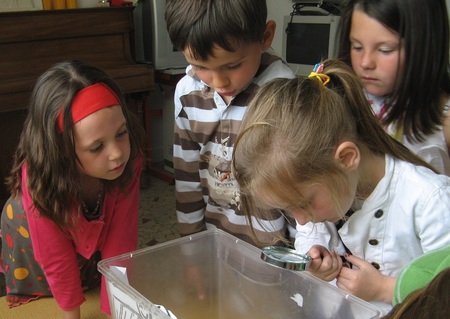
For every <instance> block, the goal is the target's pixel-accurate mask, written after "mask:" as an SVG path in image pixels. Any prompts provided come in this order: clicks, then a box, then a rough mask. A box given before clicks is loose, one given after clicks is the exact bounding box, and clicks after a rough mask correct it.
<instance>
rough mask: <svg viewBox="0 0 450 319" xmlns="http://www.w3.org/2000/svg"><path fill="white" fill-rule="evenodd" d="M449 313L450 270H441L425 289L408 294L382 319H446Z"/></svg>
mask: <svg viewBox="0 0 450 319" xmlns="http://www.w3.org/2000/svg"><path fill="white" fill-rule="evenodd" d="M449 313H450V268H447V269H444V270H442V271H441V272H440V273H439V274H438V275H437V276H436V277H434V278H433V280H432V281H431V282H430V283H429V284H428V285H426V286H425V287H422V288H419V289H417V290H415V291H413V292H412V293H410V294H409V295H408V296H407V297H406V299H405V300H404V301H403V302H402V303H400V304H398V305H396V306H395V307H394V308H393V309H392V310H391V311H390V312H389V313H388V314H387V315H386V316H384V317H383V319H428V318H447V317H448V314H449Z"/></svg>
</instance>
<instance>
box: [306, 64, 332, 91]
mask: <svg viewBox="0 0 450 319" xmlns="http://www.w3.org/2000/svg"><path fill="white" fill-rule="evenodd" d="M323 68H324V66H323V63H317V64H316V65H315V66H314V69H313V71H312V72H311V73H310V74H309V75H308V78H310V79H312V78H316V79H318V80H319V81H320V82H321V83H322V84H323V85H324V86H325V85H327V83H328V82H330V77H329V76H328V75H326V74H323V73H322V72H323Z"/></svg>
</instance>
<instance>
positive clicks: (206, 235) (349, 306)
mask: <svg viewBox="0 0 450 319" xmlns="http://www.w3.org/2000/svg"><path fill="white" fill-rule="evenodd" d="M260 255H261V250H260V249H258V248H256V247H254V246H252V245H249V244H248V243H246V242H244V241H242V240H239V239H237V238H236V237H234V236H232V235H230V234H228V233H225V232H223V231H221V230H208V231H205V232H202V233H198V234H195V235H193V236H190V237H183V238H179V239H176V240H173V241H169V242H166V243H163V244H159V245H156V246H152V247H149V248H144V249H141V250H137V251H135V252H133V253H131V254H126V255H121V256H117V257H114V258H110V259H105V260H103V261H101V262H100V263H99V265H98V268H99V270H100V272H101V273H102V274H103V275H104V276H105V277H106V281H107V287H108V294H109V299H110V303H111V311H112V318H113V319H122V318H136V319H145V318H153V319H156V318H164V319H166V318H169V316H167V315H165V314H164V313H163V312H162V311H160V310H159V309H158V308H157V307H156V306H155V305H162V306H164V307H165V308H166V309H168V310H170V311H171V312H172V313H173V314H174V315H175V316H176V317H177V318H178V319H203V318H208V319H225V318H226V319H228V318H233V319H239V318H245V319H248V318H258V319H266V318H273V319H278V318H279V319H290V318H292V319H294V318H295V319H299V318H302V319H309V318H311V319H322V318H345V319H352V318H355V319H356V318H357V319H369V318H380V317H381V314H382V313H381V311H380V309H379V308H377V307H375V306H374V305H372V304H370V303H367V302H365V301H363V300H361V299H359V298H356V297H354V296H352V295H349V294H346V293H345V292H344V291H342V290H340V289H338V288H336V287H334V286H332V285H331V284H329V283H327V282H324V281H322V280H320V279H317V278H315V277H313V276H311V275H310V274H308V273H307V272H294V271H291V270H286V269H281V268H277V267H274V266H271V265H269V264H267V263H265V262H264V261H262V260H261V258H260ZM123 273H126V274H125V275H123ZM196 287H199V289H197V288H196ZM202 295H203V297H200V296H202Z"/></svg>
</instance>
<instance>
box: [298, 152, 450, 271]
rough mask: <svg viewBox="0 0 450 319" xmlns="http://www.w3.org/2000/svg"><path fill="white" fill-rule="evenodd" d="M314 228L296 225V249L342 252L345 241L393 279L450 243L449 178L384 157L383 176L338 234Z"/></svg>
mask: <svg viewBox="0 0 450 319" xmlns="http://www.w3.org/2000/svg"><path fill="white" fill-rule="evenodd" d="M316 226H317V231H314V232H312V233H311V225H308V224H307V225H305V226H300V225H297V235H296V241H295V247H296V249H297V250H299V251H301V252H302V253H305V252H306V251H307V250H309V248H310V247H311V245H313V244H318V245H323V246H325V247H327V248H328V249H329V250H335V251H337V252H338V253H341V254H342V253H343V251H342V249H343V246H342V243H344V244H345V246H346V247H347V248H348V249H349V250H350V251H351V253H352V254H353V255H355V256H357V257H359V258H362V259H364V260H366V261H368V262H370V263H372V264H373V265H374V266H375V267H376V268H378V269H379V270H380V272H381V273H382V274H383V275H387V276H394V277H395V276H397V275H398V274H399V272H400V271H401V270H402V268H403V267H404V266H406V265H407V264H408V263H409V262H410V261H411V260H413V259H415V258H416V257H418V256H420V255H422V254H423V253H426V252H428V251H431V250H434V249H437V248H441V247H444V246H447V245H450V178H449V177H448V176H445V175H437V174H435V173H433V172H432V171H431V170H429V169H427V168H424V167H420V166H415V165H413V164H410V163H407V162H404V161H399V160H396V159H393V158H392V157H390V156H386V173H385V176H384V177H383V179H382V180H381V181H380V182H379V183H378V185H377V186H376V188H375V190H374V191H373V192H372V194H370V196H369V197H368V198H367V199H366V200H365V201H364V202H363V203H362V206H361V208H360V209H358V210H356V211H355V213H353V215H352V216H351V217H350V218H349V219H348V220H347V221H346V222H345V224H344V225H343V226H342V228H341V229H340V230H339V235H338V232H337V231H336V227H333V226H334V225H333V224H331V223H326V225H321V224H320V223H319V224H316ZM311 235H313V237H314V238H313V240H311ZM339 239H341V240H342V242H341V241H340V240H339ZM305 244H306V245H309V247H306V246H305Z"/></svg>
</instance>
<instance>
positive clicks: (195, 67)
mask: <svg viewBox="0 0 450 319" xmlns="http://www.w3.org/2000/svg"><path fill="white" fill-rule="evenodd" d="M192 68H193V69H194V70H195V71H203V70H204V69H205V68H204V67H202V66H199V65H193V66H192Z"/></svg>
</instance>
